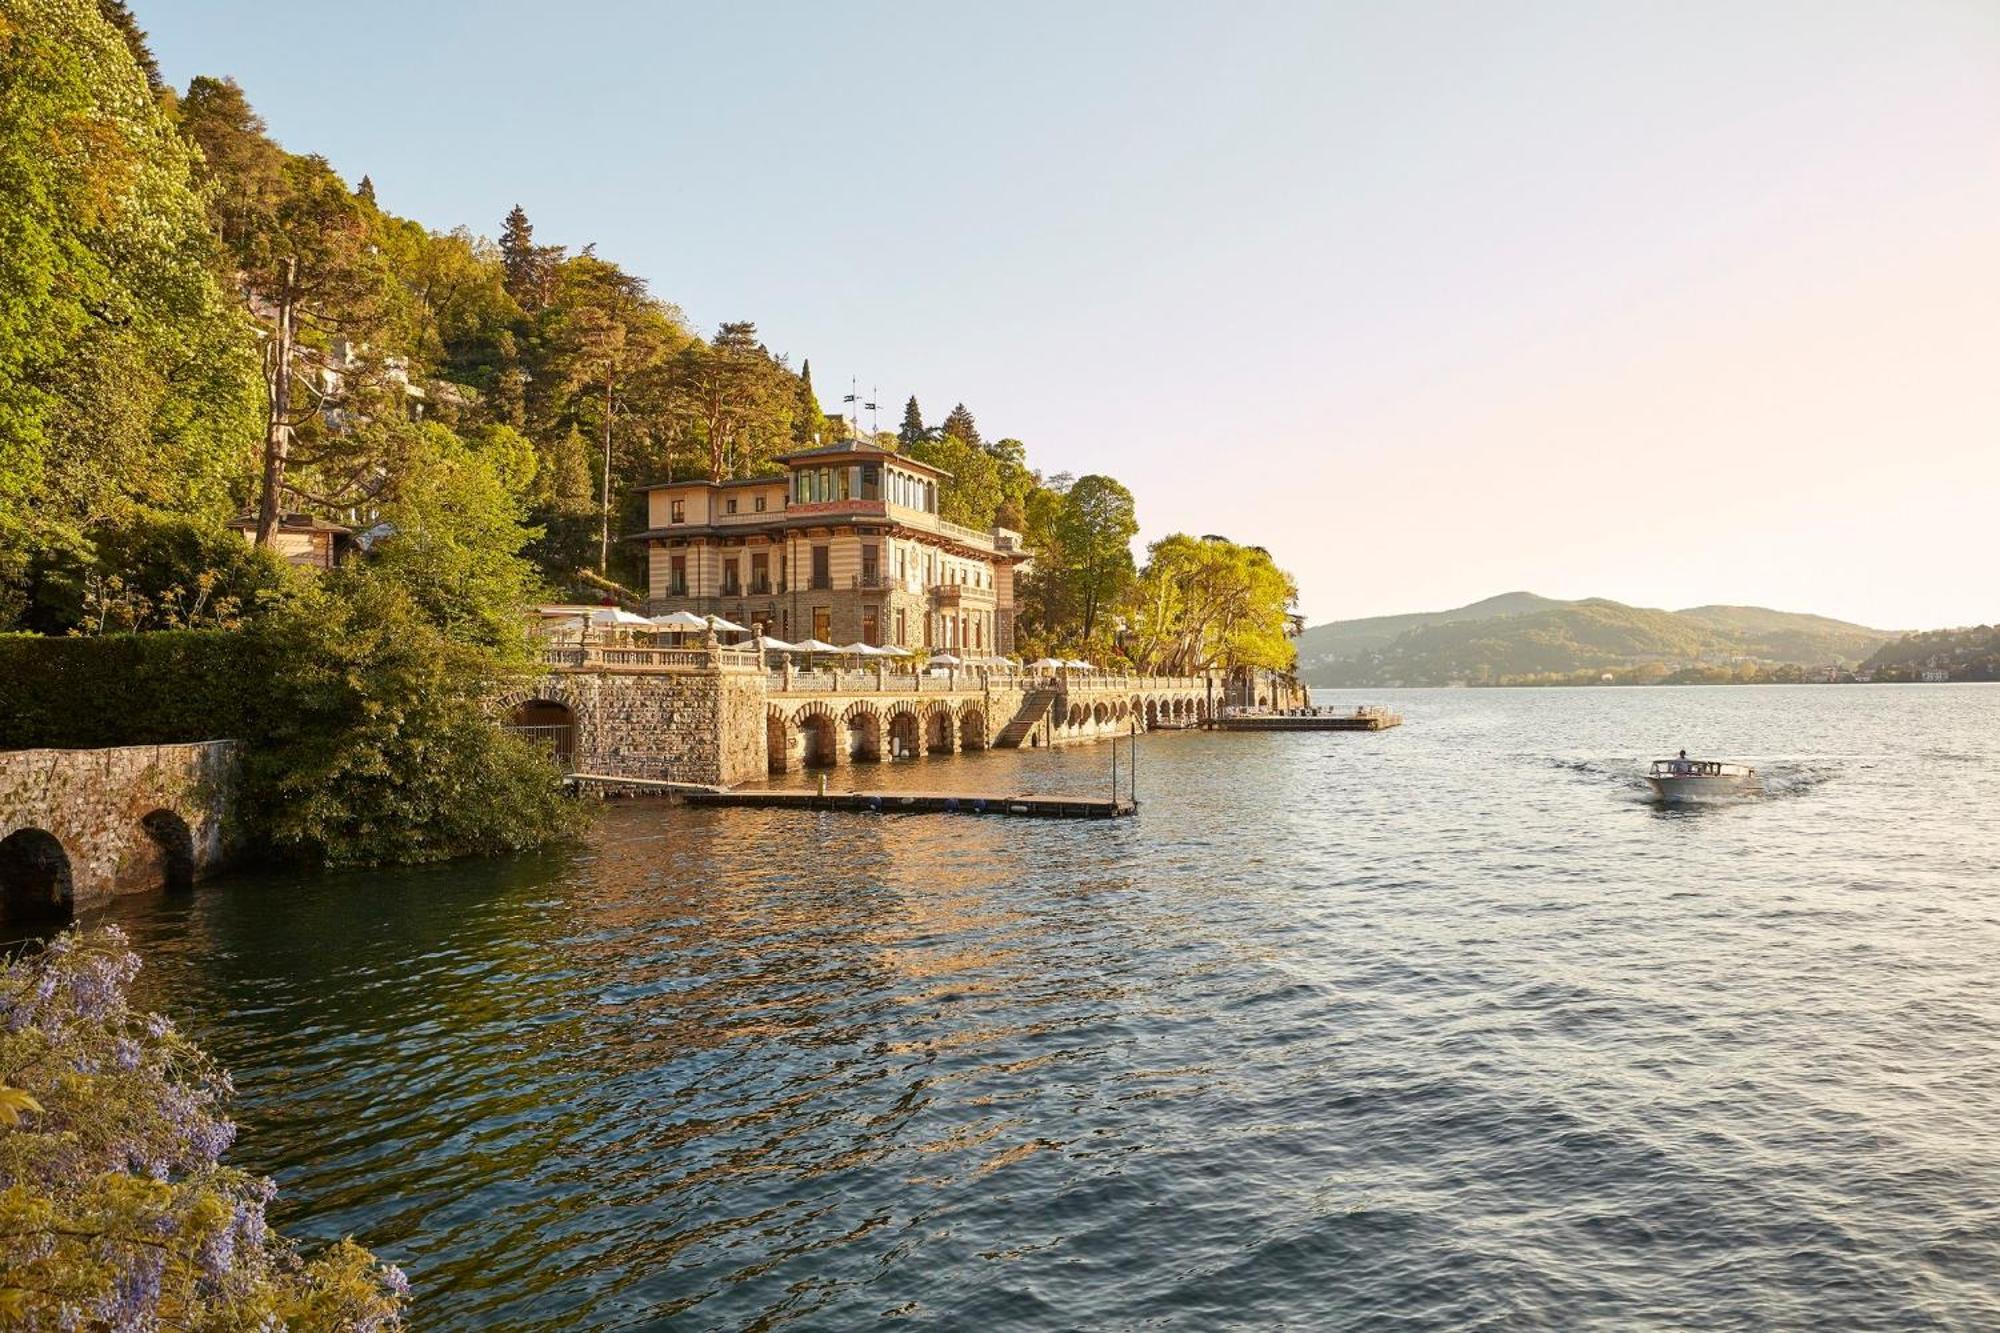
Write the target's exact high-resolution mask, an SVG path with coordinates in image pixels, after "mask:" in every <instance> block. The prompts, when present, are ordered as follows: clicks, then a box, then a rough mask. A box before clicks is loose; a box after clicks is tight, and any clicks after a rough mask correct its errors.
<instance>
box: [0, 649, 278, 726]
mask: <svg viewBox="0 0 2000 1333" xmlns="http://www.w3.org/2000/svg"><path fill="white" fill-rule="evenodd" d="M271 651H272V648H271V646H270V645H269V643H268V642H267V640H266V638H265V636H262V635H258V634H253V633H238V632H233V631H229V630H161V631H154V632H150V633H146V634H115V635H107V636H104V637H101V638H45V637H43V636H41V635H37V634H0V750H26V749H35V748H38V747H48V748H77V749H81V748H87V747H93V746H102V745H160V744H170V743H173V742H177V741H206V740H219V739H223V738H227V737H235V736H244V735H249V734H251V733H252V731H253V730H254V728H253V726H252V722H253V719H254V717H255V710H256V707H257V705H258V704H259V702H260V701H261V699H262V691H261V690H260V688H259V683H260V682H262V681H267V680H269V679H270V677H271V672H270V664H269V661H268V657H267V654H269V653H270V652H271Z"/></svg>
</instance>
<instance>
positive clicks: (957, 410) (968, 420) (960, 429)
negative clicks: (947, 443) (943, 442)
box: [938, 403, 985, 449]
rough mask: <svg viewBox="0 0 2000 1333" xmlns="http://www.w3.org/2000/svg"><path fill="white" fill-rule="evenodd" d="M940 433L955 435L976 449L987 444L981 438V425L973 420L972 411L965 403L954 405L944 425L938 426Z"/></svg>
mask: <svg viewBox="0 0 2000 1333" xmlns="http://www.w3.org/2000/svg"><path fill="white" fill-rule="evenodd" d="M938 434H940V435H955V436H957V437H958V438H959V439H961V440H964V441H965V442H966V443H967V444H969V445H971V446H972V447H973V448H975V449H978V448H981V447H982V446H983V445H984V444H985V441H983V440H981V439H980V438H979V427H978V425H977V424H976V423H975V422H974V421H973V420H972V413H971V412H970V411H968V410H967V409H966V406H965V404H964V403H958V404H956V405H955V406H953V408H952V409H951V412H950V413H949V414H948V415H947V416H946V417H945V419H944V425H942V426H940V427H938Z"/></svg>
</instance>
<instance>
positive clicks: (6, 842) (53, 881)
mask: <svg viewBox="0 0 2000 1333" xmlns="http://www.w3.org/2000/svg"><path fill="white" fill-rule="evenodd" d="M75 911H76V880H75V876H74V873H73V872H72V869H71V865H70V855H69V850H68V849H67V848H65V847H64V846H63V845H62V842H61V840H60V839H58V838H57V837H56V835H55V834H53V833H51V832H49V831H48V830H47V829H42V828H34V827H29V828H20V829H16V830H14V831H13V832H12V833H10V834H8V835H7V836H6V837H5V838H0V925H4V926H6V927H8V928H9V929H10V930H11V929H13V928H15V927H27V928H29V929H36V928H41V927H47V926H58V925H61V924H62V923H64V922H66V921H68V920H69V919H70V917H71V916H72V915H73V914H74V913H75Z"/></svg>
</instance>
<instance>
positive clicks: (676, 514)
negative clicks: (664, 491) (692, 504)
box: [667, 500, 687, 523]
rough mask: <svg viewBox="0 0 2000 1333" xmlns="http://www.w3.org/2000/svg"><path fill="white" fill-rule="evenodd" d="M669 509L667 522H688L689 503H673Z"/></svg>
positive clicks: (677, 501) (682, 501)
mask: <svg viewBox="0 0 2000 1333" xmlns="http://www.w3.org/2000/svg"><path fill="white" fill-rule="evenodd" d="M668 509H669V511H670V512H669V513H668V514H667V522H669V523H685V522H687V501H685V500H674V501H671V502H670V503H669V505H668Z"/></svg>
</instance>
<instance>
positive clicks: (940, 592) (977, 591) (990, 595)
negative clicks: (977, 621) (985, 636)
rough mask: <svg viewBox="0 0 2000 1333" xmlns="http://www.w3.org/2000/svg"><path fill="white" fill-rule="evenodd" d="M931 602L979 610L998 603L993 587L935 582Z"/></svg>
mask: <svg viewBox="0 0 2000 1333" xmlns="http://www.w3.org/2000/svg"><path fill="white" fill-rule="evenodd" d="M930 593H931V602H932V603H933V604H934V605H937V606H970V607H974V608H977V609H979V610H991V609H992V608H993V607H994V606H995V605H997V603H998V600H999V599H998V598H997V597H996V596H995V595H994V592H993V589H991V588H982V587H980V586H979V585H978V584H976V583H934V584H932V585H931V589H930Z"/></svg>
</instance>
